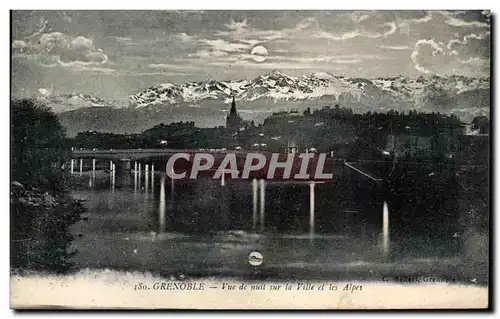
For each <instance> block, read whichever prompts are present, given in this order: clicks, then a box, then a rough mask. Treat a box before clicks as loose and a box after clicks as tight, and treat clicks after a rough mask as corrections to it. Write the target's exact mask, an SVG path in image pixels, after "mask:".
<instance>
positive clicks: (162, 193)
mask: <svg viewBox="0 0 500 319" xmlns="http://www.w3.org/2000/svg"><path fill="white" fill-rule="evenodd" d="M165 175H166V174H165V173H163V172H162V173H161V177H160V179H161V181H160V200H159V202H160V205H159V217H160V229H159V230H158V232H159V233H163V232H164V231H165V229H166V228H165V214H166V198H165V180H166V176H165Z"/></svg>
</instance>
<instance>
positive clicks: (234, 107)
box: [230, 95, 236, 115]
mask: <svg viewBox="0 0 500 319" xmlns="http://www.w3.org/2000/svg"><path fill="white" fill-rule="evenodd" d="M230 114H231V115H233V114H234V115H236V102H235V100H234V95H233V102H231V111H230Z"/></svg>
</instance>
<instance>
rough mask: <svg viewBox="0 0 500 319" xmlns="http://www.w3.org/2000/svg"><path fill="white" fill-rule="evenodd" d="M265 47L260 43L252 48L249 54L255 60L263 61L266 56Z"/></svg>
mask: <svg viewBox="0 0 500 319" xmlns="http://www.w3.org/2000/svg"><path fill="white" fill-rule="evenodd" d="M267 54H268V52H267V49H266V48H264V47H263V46H262V45H258V46H256V47H254V48H253V49H252V52H251V53H250V55H251V56H252V59H253V60H254V61H255V62H264V61H265V60H266V58H267Z"/></svg>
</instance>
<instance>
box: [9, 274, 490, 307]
mask: <svg viewBox="0 0 500 319" xmlns="http://www.w3.org/2000/svg"><path fill="white" fill-rule="evenodd" d="M182 282H185V283H188V282H190V281H176V280H175V279H173V280H171V279H164V278H160V277H157V276H154V275H152V274H150V273H148V272H121V271H112V270H81V271H79V272H77V273H75V274H71V275H41V274H32V275H26V276H12V277H11V281H10V283H11V299H10V301H11V307H12V308H15V309H22V308H77V309H103V308H104V309H110V308H129V309H130V308H132V309H134V308H135V309H144V308H147V309H162V308H163V309H165V308H171V309H186V308H190V309H422V308H423V309H435V308H445V309H470V308H475V309H484V308H486V307H488V288H487V287H478V286H474V285H457V284H447V283H422V284H415V283H413V284H393V283H383V282H380V283H365V282H351V281H345V280H342V281H325V280H323V281H309V282H305V281H286V282H285V281H272V282H271V281H237V280H234V279H229V280H225V279H203V280H196V281H192V282H191V283H193V284H194V283H196V285H191V287H198V290H193V289H191V290H186V289H185V288H186V287H189V286H188V285H181V284H180V283H182ZM169 283H171V285H168V284H169ZM174 284H175V285H174ZM263 284H264V286H263ZM252 286H253V288H255V289H252ZM138 287H142V288H144V289H140V290H139V289H138V290H135V289H137V288H138ZM183 287H184V288H183ZM200 287H202V289H201V288H200ZM230 287H231V288H234V290H231V289H230ZM272 287H274V288H275V289H272ZM287 287H288V288H290V289H287ZM335 287H336V288H335ZM148 288H149V289H148ZM243 288H244V289H243Z"/></svg>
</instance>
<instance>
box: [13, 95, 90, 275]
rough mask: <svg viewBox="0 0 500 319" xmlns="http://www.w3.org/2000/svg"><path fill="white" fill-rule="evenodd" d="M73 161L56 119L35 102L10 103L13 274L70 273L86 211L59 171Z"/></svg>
mask: <svg viewBox="0 0 500 319" xmlns="http://www.w3.org/2000/svg"><path fill="white" fill-rule="evenodd" d="M68 155H69V149H68V147H67V143H66V138H65V132H64V129H63V127H62V125H61V124H60V123H59V121H58V119H57V117H56V116H55V115H54V114H53V113H52V112H51V111H50V110H49V109H48V108H46V107H45V106H43V105H41V104H39V103H38V102H36V101H34V100H16V101H12V103H11V156H12V158H11V163H12V164H11V174H12V175H11V178H12V184H11V197H10V207H11V212H10V214H11V218H10V222H11V225H10V237H11V268H12V269H16V270H20V269H34V270H49V271H56V272H61V271H65V270H68V269H69V268H70V267H71V256H72V254H73V252H69V251H68V250H69V245H70V243H71V241H72V239H73V237H72V236H71V234H70V233H69V227H70V226H71V225H72V224H74V223H75V222H76V221H78V220H79V219H80V215H81V213H82V212H83V206H82V205H81V204H80V203H79V202H77V201H75V200H73V199H72V198H71V197H70V195H69V191H68V187H67V186H66V185H67V183H66V180H65V177H64V174H63V172H62V170H61V168H60V166H61V165H62V164H63V162H64V161H65V159H66V157H67V156H68Z"/></svg>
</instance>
